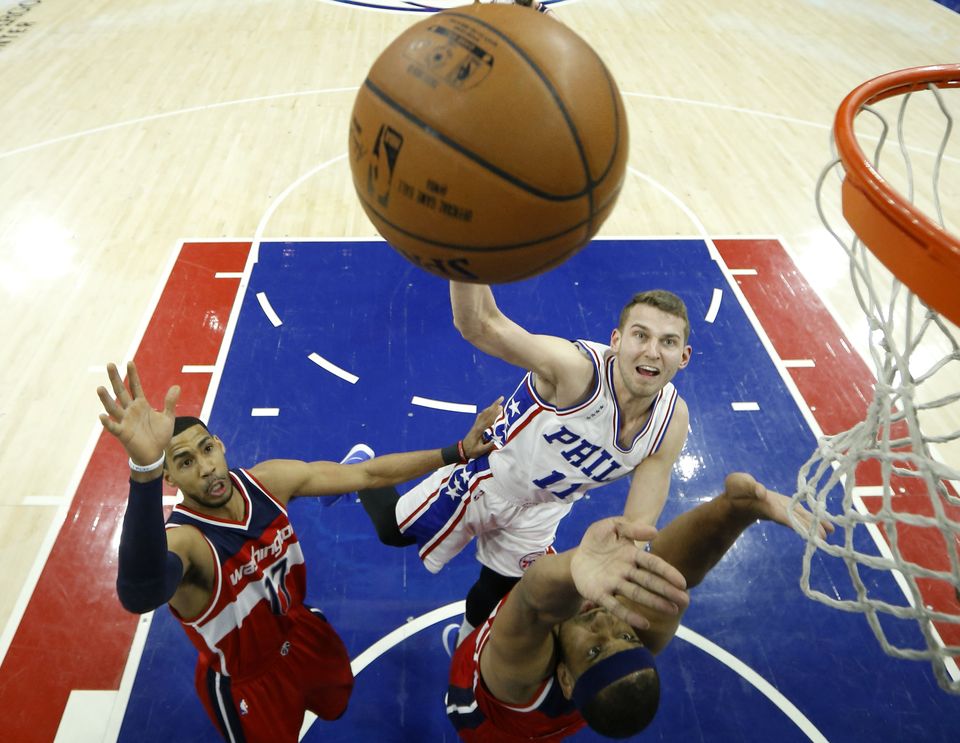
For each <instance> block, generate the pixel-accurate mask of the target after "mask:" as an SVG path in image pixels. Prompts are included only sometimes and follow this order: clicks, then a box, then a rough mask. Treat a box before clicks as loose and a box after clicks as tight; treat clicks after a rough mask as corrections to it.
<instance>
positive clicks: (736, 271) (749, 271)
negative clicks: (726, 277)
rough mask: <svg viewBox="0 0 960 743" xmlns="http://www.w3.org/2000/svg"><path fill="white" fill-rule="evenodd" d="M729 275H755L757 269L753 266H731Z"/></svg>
mask: <svg viewBox="0 0 960 743" xmlns="http://www.w3.org/2000/svg"><path fill="white" fill-rule="evenodd" d="M730 275H731V276H756V275H757V269H755V268H731V269H730Z"/></svg>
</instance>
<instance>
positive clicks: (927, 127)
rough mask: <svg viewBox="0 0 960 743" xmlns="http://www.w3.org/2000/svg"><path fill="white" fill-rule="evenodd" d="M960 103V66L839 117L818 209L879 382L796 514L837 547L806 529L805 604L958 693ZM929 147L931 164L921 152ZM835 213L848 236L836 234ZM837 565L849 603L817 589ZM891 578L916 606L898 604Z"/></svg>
mask: <svg viewBox="0 0 960 743" xmlns="http://www.w3.org/2000/svg"><path fill="white" fill-rule="evenodd" d="M958 88H960V65H935V66H929V67H917V68H912V69H908V70H901V71H898V72H891V73H889V74H886V75H882V76H880V77H877V78H875V79H873V80H870V81H868V82H866V83H864V84H863V85H860V86H859V87H857V88H856V89H855V90H853V91H852V92H851V93H850V94H849V95H848V96H847V97H846V98H845V99H844V100H843V102H842V103H841V104H840V107H839V109H838V110H837V114H836V118H835V120H834V130H833V136H834V143H835V146H836V151H837V157H836V158H835V159H834V160H833V161H832V162H831V163H830V164H829V165H828V166H827V167H826V168H825V169H824V171H823V173H822V174H821V176H820V179H819V181H818V183H817V209H818V212H819V213H820V217H821V220H822V221H823V223H824V226H825V227H826V228H827V230H828V231H829V232H830V234H831V235H832V236H833V237H834V238H835V239H836V240H837V242H838V243H839V244H840V245H841V246H842V247H843V249H844V251H845V252H846V253H847V256H848V258H849V267H850V277H851V282H852V284H853V289H854V292H855V294H856V297H857V300H858V302H859V304H860V307H861V309H862V310H863V312H864V315H865V317H866V320H867V322H868V325H869V330H870V336H869V353H870V356H871V358H872V361H873V364H874V368H875V372H876V383H875V385H874V394H873V399H872V400H871V401H870V402H869V403H868V405H867V410H866V412H865V417H864V419H863V421H862V422H860V423H858V424H857V425H855V426H854V427H853V428H851V429H850V430H848V431H844V432H842V433H838V434H834V435H828V436H824V437H822V438H821V439H820V441H819V442H818V448H817V450H816V452H814V454H813V456H812V457H811V458H810V460H808V461H807V463H806V464H805V465H804V466H803V468H802V469H801V470H800V473H799V475H798V489H797V492H796V494H795V495H794V497H793V499H794V502H799V503H803V504H804V505H806V506H807V507H808V508H809V509H810V510H811V511H812V512H813V513H814V514H815V515H816V516H818V517H819V518H821V519H824V520H829V521H831V522H832V523H833V524H834V525H835V526H836V527H837V533H838V534H837V535H835V536H834V537H833V538H832V539H831V542H832V543H828V542H827V541H824V540H823V539H821V538H820V537H819V536H818V534H817V532H816V529H815V526H811V527H810V528H809V529H807V528H803V527H801V525H800V524H799V522H797V521H795V520H794V528H795V529H797V531H798V532H800V533H801V534H803V536H804V537H805V539H806V540H807V547H806V550H805V554H804V559H803V574H802V576H801V580H800V584H801V588H802V589H803V591H804V593H805V594H806V595H807V596H809V597H810V598H813V599H815V600H817V601H820V602H822V603H824V604H827V605H828V606H832V607H835V608H838V609H842V610H845V611H851V612H861V613H863V614H864V615H865V616H866V618H867V621H868V623H869V625H870V627H871V629H872V630H873V632H874V634H875V635H876V637H877V639H878V640H879V641H880V644H881V646H882V647H883V650H884V651H885V652H886V653H888V654H890V655H892V656H895V657H899V658H907V659H912V660H929V661H930V662H931V663H932V665H933V668H934V671H935V674H936V677H937V681H938V683H939V684H940V686H941V687H942V688H943V689H945V690H947V691H949V692H952V693H957V694H960V669H958V667H957V662H956V659H960V497H958V495H957V493H958V488H960V469H957V467H956V466H955V464H956V462H957V461H958V458H957V456H956V453H957V452H958V451H960V343H958V338H960V331H958V330H957V328H956V327H955V326H954V325H953V324H952V323H960V239H958V238H957V236H956V235H955V234H952V233H951V232H950V231H949V230H948V228H947V222H946V220H945V217H944V211H943V208H944V205H945V204H946V205H948V206H950V207H952V208H954V209H956V205H957V203H958V202H960V199H958V198H956V194H957V191H956V189H957V188H958V187H960V178H957V179H954V180H951V181H949V184H950V185H949V188H947V187H945V186H943V185H942V183H941V173H942V170H943V166H944V164H945V163H947V164H948V165H951V166H953V165H956V164H957V163H958V162H960V159H958V158H956V157H952V156H950V155H947V151H948V147H949V146H950V144H951V134H952V130H953V117H952V115H951V112H950V108H949V106H948V104H947V101H946V98H947V95H948V91H951V90H955V89H958ZM915 95H916V98H914V96H915ZM911 98H914V102H913V103H912V106H913V107H912V108H910V110H909V111H908V103H911ZM892 99H896V100H892ZM918 99H921V100H922V102H921V103H916V100H918ZM954 103H956V102H954ZM917 106H919V107H920V108H919V111H918V110H917V109H916V107H917ZM865 113H866V114H869V115H870V116H866V117H864V116H861V114H865ZM858 117H859V118H858ZM911 117H912V118H911ZM864 119H866V121H864ZM891 121H893V124H892V125H891ZM937 122H939V123H937ZM870 123H873V124H874V125H876V126H879V127H880V129H879V134H878V135H876V137H875V139H876V140H877V145H876V147H875V148H874V149H873V156H872V157H868V156H867V155H866V154H864V151H863V150H862V149H861V147H860V144H859V142H862V141H864V140H866V139H867V138H874V137H871V135H869V134H868V133H867V127H868V126H869V124H870ZM891 130H893V131H895V132H896V138H895V144H896V145H897V146H896V147H894V146H893V145H892V144H890V142H889V140H888V136H887V135H888V133H890V132H891ZM931 140H933V141H939V146H938V148H936V149H935V151H934V150H923V149H920V148H918V146H917V145H916V142H918V141H922V142H928V141H931ZM908 141H912V142H913V144H908ZM953 144H954V145H956V143H955V142H954V143H953ZM888 145H889V146H888ZM890 150H893V152H894V156H893V157H892V158H891V156H889V155H887V156H886V157H884V158H883V164H884V170H883V175H881V170H880V168H881V155H883V154H885V153H886V152H888V151H890ZM928 165H929V166H928ZM831 173H836V174H838V175H840V176H841V179H840V180H839V181H838V184H839V191H840V193H839V196H837V195H835V194H831V195H827V190H828V189H829V187H830V186H831V185H832V179H831V178H830V174H831ZM894 182H896V183H897V184H898V186H896V187H895V186H894V185H893V184H894ZM901 184H902V185H901ZM943 191H946V192H947V193H948V195H949V196H950V198H949V199H947V200H942V199H941V192H943ZM838 202H839V203H842V213H843V217H844V218H845V220H846V222H847V224H848V225H849V227H850V229H851V230H852V231H849V230H847V228H846V227H842V226H839V221H840V220H838V219H836V207H835V205H836V203H838ZM831 207H832V208H831ZM828 213H831V216H828ZM928 214H932V215H935V218H931V217H930V216H927V215H928ZM948 216H949V217H952V218H953V220H956V219H960V215H958V214H957V212H956V211H954V213H953V214H952V215H948ZM834 224H837V225H838V227H837V228H835V227H834ZM951 224H952V226H953V228H954V230H956V229H958V226H960V223H958V222H957V221H952V223H951ZM881 264H882V265H881ZM841 383H842V380H841ZM946 452H950V453H951V454H953V456H952V457H951V456H948V455H946V454H945V453H946ZM950 459H952V460H953V461H954V465H953V466H952V465H950V464H948V460H950ZM814 524H815V522H814ZM815 556H816V558H817V559H816V560H814V557H815ZM830 558H837V559H838V560H842V561H843V563H844V564H845V566H846V570H847V573H848V574H849V576H850V584H851V585H850V588H844V587H843V586H840V585H837V584H836V582H835V580H829V585H828V587H827V588H826V589H824V590H821V589H818V588H816V587H814V585H813V583H814V582H815V581H816V578H815V577H814V576H819V575H820V572H819V571H820V570H821V569H823V568H824V567H825V566H826V565H827V564H829V563H830V562H831V561H830ZM824 575H825V573H824ZM891 577H892V578H893V579H894V580H895V581H896V583H897V584H898V586H899V589H900V590H901V591H902V592H903V594H904V596H905V601H903V602H900V603H898V602H897V601H896V599H893V598H891V596H893V595H894V594H895V593H896V591H895V590H891V584H890V581H891ZM834 579H835V575H834ZM826 591H829V594H830V595H828V593H827V592H826ZM878 594H882V595H883V598H878ZM917 628H919V634H918V633H917ZM955 658H956V659H955Z"/></svg>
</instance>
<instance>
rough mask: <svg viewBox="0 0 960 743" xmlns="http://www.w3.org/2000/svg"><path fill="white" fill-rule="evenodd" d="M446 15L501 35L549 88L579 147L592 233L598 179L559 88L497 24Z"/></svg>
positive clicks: (470, 17)
mask: <svg viewBox="0 0 960 743" xmlns="http://www.w3.org/2000/svg"><path fill="white" fill-rule="evenodd" d="M445 15H447V16H448V17H451V18H463V19H468V20H470V21H473V22H474V23H476V24H477V25H479V26H483V27H484V28H485V29H487V30H488V31H490V32H491V33H493V34H494V35H496V36H499V37H500V38H501V39H503V41H505V42H506V43H507V44H508V45H509V46H510V47H511V48H512V49H513V51H514V52H515V53H516V54H517V56H519V57H520V58H521V59H522V60H523V61H524V62H526V63H527V65H528V66H529V67H530V69H531V70H533V72H534V74H536V76H537V77H538V78H540V81H541V82H542V83H543V85H544V87H545V88H546V89H547V92H548V93H549V94H550V96H551V97H552V98H553V101H554V104H555V105H556V107H557V109H558V110H559V111H560V113H561V115H562V116H563V119H564V121H566V123H567V128H568V129H569V131H570V135H571V136H572V137H573V141H574V144H575V145H576V148H577V153H578V154H579V156H580V165H581V166H582V167H583V173H584V180H585V183H586V186H585V187H584V190H583V191H581V195H583V196H586V197H587V199H588V202H589V214H590V220H589V221H590V227H591V229H590V232H591V233H592V232H593V229H592V227H593V215H594V204H593V191H594V188H595V186H596V185H597V183H598V181H594V180H593V177H592V176H591V173H590V162H589V161H588V160H587V153H586V150H585V148H584V146H583V140H582V139H581V137H580V131H579V129H578V128H577V126H576V124H575V123H574V121H573V119H572V117H571V116H570V112H569V111H568V110H567V106H566V104H565V102H564V100H563V98H562V97H561V96H560V94H559V93H558V92H557V89H556V88H555V87H554V85H553V83H552V82H551V80H550V79H549V78H548V77H547V76H546V74H544V72H543V70H542V69H541V68H540V66H539V65H538V64H537V63H536V62H534V60H533V59H532V58H531V57H530V56H529V55H528V54H527V52H526V50H524V49H523V47H521V46H519V45H518V44H517V43H516V42H514V40H513V39H511V38H510V37H509V36H507V35H506V34H504V33H503V31H501V30H500V29H498V28H497V27H496V26H494V25H492V24H490V23H487V22H486V21H484V20H481V19H480V18H478V17H477V16H475V15H470V14H468V13H457V12H450V11H448V12H447V13H446V14H445ZM574 36H575V38H577V40H578V41H581V43H584V46H585V47H586V49H587V51H589V53H590V54H592V55H593V56H594V57H596V59H597V61H598V62H599V63H600V66H601V67H603V61H602V60H601V59H600V58H599V57H598V56H597V54H596V52H595V51H594V50H593V48H592V47H591V46H590V45H589V44H586V43H585V42H582V40H581V39H580V37H578V36H576V34H574ZM604 72H606V69H605V68H604ZM614 108H616V103H614Z"/></svg>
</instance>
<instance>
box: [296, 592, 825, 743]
mask: <svg viewBox="0 0 960 743" xmlns="http://www.w3.org/2000/svg"><path fill="white" fill-rule="evenodd" d="M465 604H466V602H465V601H455V602H453V603H452V604H447V605H446V606H441V607H440V608H439V609H434V610H433V611H430V612H427V613H426V614H423V615H422V616H419V617H416V618H415V619H411V620H410V621H409V622H407V623H406V624H404V625H401V626H400V627H397V628H396V629H395V630H393V631H392V632H390V633H389V634H387V635H384V636H383V637H381V638H380V639H379V640H377V641H376V642H375V643H373V645H371V646H370V647H368V648H367V649H366V650H364V651H363V652H362V653H360V655H358V656H357V657H356V658H354V660H353V662H352V663H351V664H350V668H351V669H352V670H353V675H354V676H359V675H360V672H361V671H363V669H364V668H366V667H367V666H369V665H370V664H371V663H373V661H375V660H376V659H377V658H379V657H380V656H382V655H384V654H385V653H386V652H388V651H389V650H390V649H392V648H394V647H396V646H397V645H399V644H400V643H401V642H403V641H404V640H406V639H407V638H409V637H412V636H413V635H415V634H417V633H418V632H421V631H422V630H424V629H427V628H428V627H432V626H433V625H434V624H437V623H438V622H442V621H443V620H444V619H449V618H450V617H455V616H457V615H458V614H463V612H464V607H465ZM676 636H677V637H678V638H680V639H681V640H685V641H687V642H689V643H690V644H691V645H693V646H694V647H695V648H697V649H699V650H702V651H703V652H705V653H706V654H707V655H710V656H712V657H714V658H716V659H717V660H718V661H720V662H721V663H723V664H724V665H725V666H726V667H727V668H729V669H730V670H731V671H733V672H734V673H736V674H737V675H738V676H740V677H741V678H742V679H743V680H744V681H746V682H747V683H749V684H750V685H751V686H753V687H754V688H755V689H757V691H759V692H760V693H761V694H763V695H764V696H765V697H766V698H767V699H769V700H770V701H771V702H772V703H773V704H774V706H776V707H777V709H779V710H780V711H781V712H783V714H784V715H786V716H787V719H789V720H790V721H791V722H792V723H793V724H794V725H796V726H797V727H798V728H800V730H801V731H803V733H804V734H805V735H806V736H807V737H808V738H809V739H810V740H812V741H815V742H816V743H828V741H827V738H826V737H825V736H824V735H823V733H821V732H820V731H819V730H818V729H817V727H816V726H815V725H814V724H813V723H812V722H810V720H809V719H807V717H806V716H804V714H803V713H802V712H801V711H800V710H799V709H797V707H796V705H795V704H793V702H791V701H790V700H789V699H787V698H786V697H785V696H784V695H783V694H782V693H781V692H780V691H778V690H777V689H776V688H775V687H774V686H773V685H772V684H771V683H770V682H769V681H767V680H766V679H765V678H763V676H761V675H760V674H759V673H757V672H756V671H754V670H753V669H752V668H750V666H748V665H747V664H746V663H744V662H743V661H741V660H740V659H739V658H737V657H736V656H734V655H731V654H730V653H729V652H727V651H726V650H724V649H723V648H721V647H720V646H719V645H717V644H715V643H713V642H711V641H710V640H708V639H706V638H705V637H703V635H700V634H697V633H696V632H694V631H693V630H689V629H687V628H686V627H684V626H682V625H681V626H680V627H679V628H678V629H677V634H676ZM438 642H439V638H438ZM316 719H317V716H316V715H314V714H313V713H312V712H307V716H306V717H305V718H304V720H303V726H302V727H301V728H300V738H299V739H300V740H303V736H304V735H306V734H307V731H308V730H310V727H311V726H312V725H313V723H314V721H315V720H316Z"/></svg>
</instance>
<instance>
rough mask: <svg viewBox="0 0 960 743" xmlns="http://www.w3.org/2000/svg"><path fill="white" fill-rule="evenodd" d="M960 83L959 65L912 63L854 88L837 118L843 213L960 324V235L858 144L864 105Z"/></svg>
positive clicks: (917, 290)
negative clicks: (897, 186)
mask: <svg viewBox="0 0 960 743" xmlns="http://www.w3.org/2000/svg"><path fill="white" fill-rule="evenodd" d="M930 84H933V85H936V86H937V87H938V88H958V87H960V64H950V65H931V66H928V67H913V68H910V69H907V70H899V71H897V72H890V73H887V74H886V75H881V76H880V77H876V78H874V79H873V80H868V81H867V82H865V83H863V84H862V85H860V86H859V87H857V88H855V89H854V90H853V91H851V93H850V94H849V95H847V97H846V98H844V99H843V102H842V103H841V104H840V107H839V108H838V109H837V115H836V118H835V119H834V123H833V132H834V139H835V141H836V144H837V152H838V153H839V155H840V160H841V162H842V163H843V167H844V170H845V171H846V176H845V178H844V180H843V215H844V217H845V218H846V220H847V222H848V223H849V224H850V226H851V227H852V228H853V230H854V231H855V232H856V233H857V235H859V236H860V239H861V240H862V241H863V243H864V244H865V245H866V246H867V247H868V248H870V250H871V251H872V252H873V254H874V255H876V256H877V258H878V259H879V260H880V261H881V262H882V263H883V264H884V265H885V266H886V267H887V268H888V269H890V271H891V272H893V274H894V275H896V276H897V278H899V279H900V280H901V281H902V282H903V283H904V284H905V285H906V286H907V287H909V288H910V289H911V291H913V293H914V294H916V295H917V296H918V297H920V299H922V300H923V301H924V302H925V303H926V304H927V305H929V306H930V307H932V308H933V309H935V310H936V311H937V312H939V313H940V314H941V315H943V316H944V317H947V318H949V319H950V320H951V321H952V322H953V323H955V324H960V239H958V238H957V237H956V236H954V235H951V234H950V233H949V232H946V231H945V230H944V229H942V228H941V227H940V226H939V225H938V224H936V223H935V222H934V221H933V220H932V219H930V218H929V217H928V216H927V215H925V214H924V213H923V212H921V211H920V210H919V209H917V208H916V207H915V206H914V205H913V204H911V203H910V202H909V201H907V199H906V197H904V196H902V195H901V194H900V193H898V192H897V191H895V190H894V189H893V188H891V187H890V185H889V184H888V183H887V182H886V181H885V180H884V178H883V176H881V175H880V173H879V172H878V171H877V170H876V168H874V167H873V165H872V164H871V163H870V160H869V158H868V157H867V156H866V155H865V154H864V152H863V150H861V149H860V146H859V145H858V144H857V139H856V134H855V132H854V128H853V122H854V119H855V118H856V117H857V114H859V113H860V110H861V109H862V107H863V106H866V105H870V104H871V103H876V102H878V101H882V100H884V99H885V98H890V97H892V96H896V95H905V94H907V93H911V92H914V91H919V90H924V89H926V88H927V86H928V85H930Z"/></svg>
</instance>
